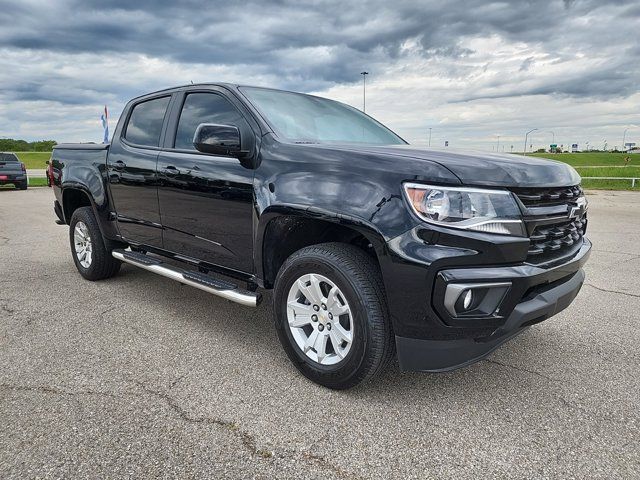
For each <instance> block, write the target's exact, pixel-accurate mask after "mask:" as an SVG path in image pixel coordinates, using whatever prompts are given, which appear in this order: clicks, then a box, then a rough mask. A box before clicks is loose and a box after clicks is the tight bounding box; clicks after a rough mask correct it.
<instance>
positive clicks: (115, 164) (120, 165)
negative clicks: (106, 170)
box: [112, 160, 127, 170]
mask: <svg viewBox="0 0 640 480" xmlns="http://www.w3.org/2000/svg"><path fill="white" fill-rule="evenodd" d="M112 166H113V168H115V169H116V170H124V169H125V168H127V164H126V163H124V162H123V161H122V160H118V161H117V162H113V165H112Z"/></svg>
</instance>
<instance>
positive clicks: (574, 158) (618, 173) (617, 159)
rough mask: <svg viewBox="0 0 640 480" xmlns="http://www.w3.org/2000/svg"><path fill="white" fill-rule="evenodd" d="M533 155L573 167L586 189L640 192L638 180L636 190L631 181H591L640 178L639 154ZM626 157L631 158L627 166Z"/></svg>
mask: <svg viewBox="0 0 640 480" xmlns="http://www.w3.org/2000/svg"><path fill="white" fill-rule="evenodd" d="M531 155H532V156H535V157H543V158H550V159H553V160H559V161H561V162H565V163H568V164H569V165H571V166H573V167H574V168H575V169H576V170H577V171H578V173H579V174H580V176H581V177H582V186H583V187H585V188H591V189H594V190H636V191H640V180H636V184H635V188H632V187H631V180H599V179H595V180H589V177H629V178H631V177H635V178H640V155H639V154H637V153H634V154H625V153H603V152H590V153H557V154H552V153H533V154H531ZM626 157H628V158H629V163H628V164H627V165H626V166H625V161H624V159H625V158H626ZM593 167H597V168H593Z"/></svg>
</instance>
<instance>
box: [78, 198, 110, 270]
mask: <svg viewBox="0 0 640 480" xmlns="http://www.w3.org/2000/svg"><path fill="white" fill-rule="evenodd" d="M69 242H70V244H71V255H72V256H73V261H74V263H75V264H76V268H77V269H78V272H80V275H82V276H83V277H84V278H86V279H87V280H103V279H105V278H109V277H112V276H114V275H115V274H116V273H118V271H119V270H120V262H119V261H118V260H116V259H115V258H113V257H112V256H111V250H110V249H109V248H107V247H106V245H105V240H104V238H102V233H101V232H100V227H98V221H97V220H96V217H95V215H94V214H93V210H92V209H91V207H81V208H78V209H77V210H76V211H74V212H73V215H72V216H71V223H70V224H69Z"/></svg>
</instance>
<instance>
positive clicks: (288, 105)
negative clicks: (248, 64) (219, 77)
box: [241, 87, 406, 145]
mask: <svg viewBox="0 0 640 480" xmlns="http://www.w3.org/2000/svg"><path fill="white" fill-rule="evenodd" d="M241 90H242V92H243V93H244V94H245V95H246V96H247V97H248V98H249V100H250V101H251V102H252V103H253V105H254V106H255V107H256V108H257V109H258V110H259V111H260V113H261V114H262V115H263V116H264V117H265V118H266V120H267V122H269V124H270V125H271V126H272V127H273V128H274V130H275V133H276V134H277V135H278V136H279V137H282V138H284V139H286V140H288V141H291V142H296V143H360V144H369V145H398V144H405V143H406V142H405V141H404V140H402V139H401V138H400V137H398V136H397V135H396V134H395V133H393V132H392V131H391V130H389V129H388V128H387V127H385V126H384V125H382V124H381V123H379V122H377V121H375V120H374V119H372V118H371V117H368V116H366V115H365V114H363V113H362V112H361V111H360V110H357V109H355V108H353V107H350V106H348V105H345V104H343V103H340V102H336V101H333V100H329V99H326V98H320V97H313V96H311V95H303V94H300V93H293V92H284V91H281V90H271V89H267V88H255V87H241Z"/></svg>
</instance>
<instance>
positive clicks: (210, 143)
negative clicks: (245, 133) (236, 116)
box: [193, 123, 246, 158]
mask: <svg viewBox="0 0 640 480" xmlns="http://www.w3.org/2000/svg"><path fill="white" fill-rule="evenodd" d="M193 146H194V147H196V150H198V151H199V152H202V153H212V154H214V155H225V156H228V157H238V158H240V157H242V156H244V155H246V152H243V151H242V149H241V146H240V130H239V129H238V127H236V126H234V125H216V124H214V123H201V124H200V125H198V128H196V133H195V135H194V136H193Z"/></svg>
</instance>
